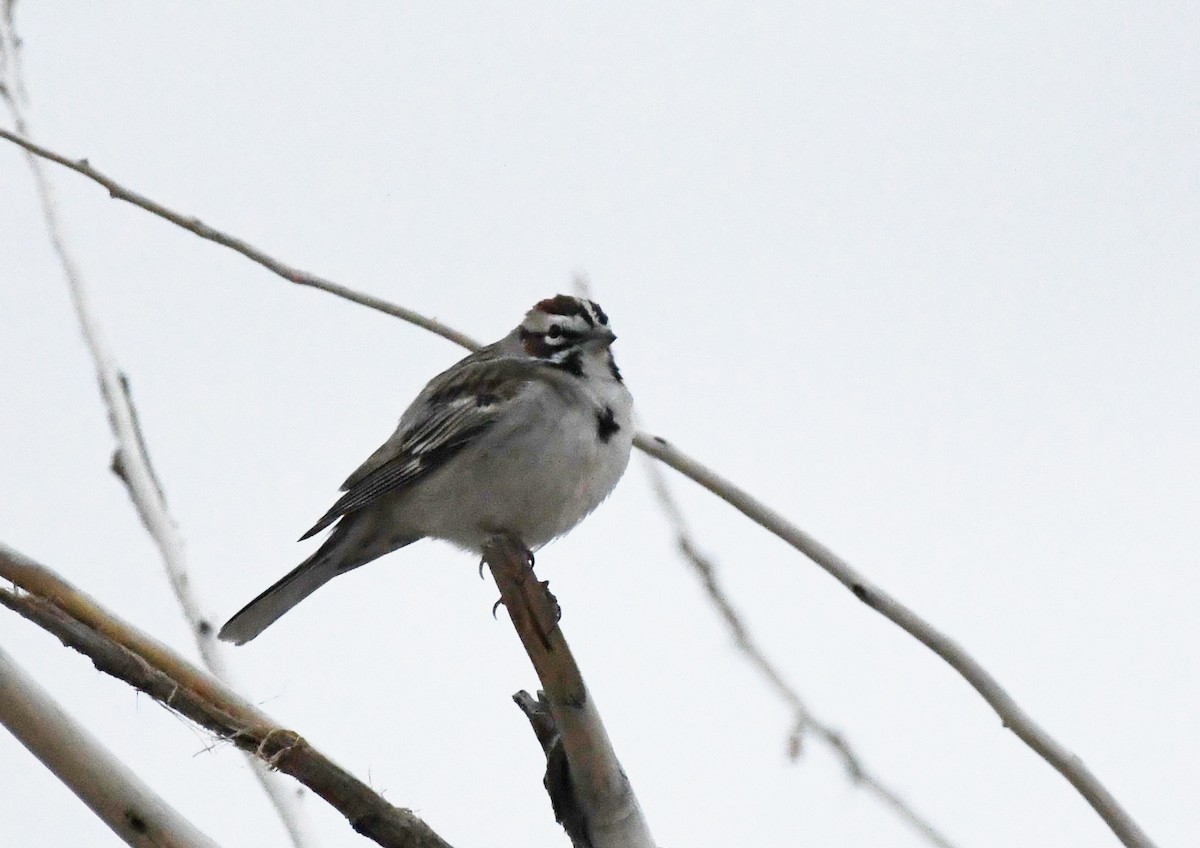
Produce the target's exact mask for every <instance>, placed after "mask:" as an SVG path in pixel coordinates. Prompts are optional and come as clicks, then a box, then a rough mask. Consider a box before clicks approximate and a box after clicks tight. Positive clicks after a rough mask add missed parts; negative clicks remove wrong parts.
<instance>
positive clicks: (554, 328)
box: [546, 324, 562, 339]
mask: <svg viewBox="0 0 1200 848" xmlns="http://www.w3.org/2000/svg"><path fill="white" fill-rule="evenodd" d="M561 335H562V326H561V325H559V324H551V325H550V329H549V330H547V331H546V336H547V337H549V338H552V339H557V338H558V337H559V336H561Z"/></svg>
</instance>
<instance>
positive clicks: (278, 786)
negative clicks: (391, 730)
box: [0, 3, 316, 848]
mask: <svg viewBox="0 0 1200 848" xmlns="http://www.w3.org/2000/svg"><path fill="white" fill-rule="evenodd" d="M6 12H7V14H6V15H5V16H4V19H3V20H2V21H0V53H3V56H2V57H0V61H2V62H3V63H4V64H3V65H2V67H0V70H3V73H4V77H3V79H4V81H5V82H6V83H7V88H6V92H7V93H6V94H5V95H4V99H5V100H6V101H7V103H8V106H9V110H10V111H11V112H12V115H13V119H14V121H15V123H16V125H17V127H18V128H19V129H20V130H21V132H22V133H23V134H25V135H28V134H29V124H28V118H27V116H26V108H27V105H28V97H27V94H26V89H25V80H24V75H23V74H22V73H21V66H20V62H19V55H18V45H17V34H16V28H15V26H14V24H13V20H12V4H11V3H10V4H9V5H8V7H7V10H6ZM26 158H27V160H28V163H29V167H30V170H31V171H32V172H33V178H34V182H35V184H36V186H37V190H38V195H39V197H40V199H41V203H42V213H43V216H44V218H45V221H46V229H47V231H48V233H49V235H50V242H51V244H52V246H53V248H54V252H55V254H56V255H57V256H58V259H59V264H60V265H61V266H62V270H63V275H64V276H65V277H66V280H67V286H68V289H69V291H70V293H71V301H72V303H73V304H74V306H75V313H76V316H77V317H78V319H79V326H80V330H81V331H82V333H83V338H84V341H85V342H86V343H87V347H88V351H89V352H90V353H91V355H92V361H93V363H94V364H95V367H96V379H97V381H98V382H99V384H100V394H101V396H102V398H103V400H104V405H105V407H106V409H107V411H108V422H109V427H110V428H111V429H112V432H113V436H114V438H115V439H116V443H117V448H116V451H115V453H114V454H113V461H112V470H113V472H114V473H116V475H117V476H118V477H119V478H120V479H121V481H122V482H123V483H124V484H125V488H126V490H127V491H128V492H129V497H130V499H131V500H132V501H133V505H134V508H135V509H136V510H137V513H138V517H140V518H141V520H142V524H143V525H144V526H145V528H146V531H147V532H148V533H149V534H150V537H151V538H152V539H153V540H154V544H155V545H156V546H157V547H158V550H159V554H160V555H161V556H162V562H163V566H164V568H165V569H166V571H167V577H168V579H169V580H170V583H171V589H172V590H173V591H174V593H175V598H176V600H178V601H179V606H180V608H181V610H182V612H183V615H184V618H185V619H187V622H188V630H189V631H190V632H191V634H192V637H193V638H194V639H195V641H196V647H197V648H198V649H199V651H200V657H201V659H202V660H203V661H204V664H205V666H206V667H207V668H208V670H209V671H211V672H212V673H213V674H215V675H216V676H217V677H219V678H220V679H221V680H223V681H225V682H226V683H228V684H229V685H230V686H232V685H234V684H233V675H232V673H231V671H230V670H229V667H228V665H227V664H226V662H225V659H224V656H223V653H222V649H221V648H220V647H219V645H218V643H217V640H216V634H215V631H214V628H213V626H212V624H211V623H210V621H209V616H208V615H207V614H206V613H204V612H203V611H202V605H201V603H200V600H199V598H198V597H197V596H196V593H195V591H194V590H193V588H192V584H191V580H190V578H189V576H188V567H187V560H186V556H185V554H184V544H183V536H182V534H181V533H180V532H179V527H178V525H177V524H176V523H175V519H174V518H173V517H172V516H171V514H170V512H169V511H168V509H167V503H166V498H165V497H164V495H163V488H162V484H161V483H160V481H159V480H158V477H157V475H156V474H155V473H154V468H153V466H152V465H151V462H150V454H149V452H148V451H147V449H146V441H145V438H144V436H143V433H142V430H141V427H140V425H139V423H138V418H137V412H136V410H135V409H134V406H133V398H132V396H131V394H130V389H129V379H128V378H127V377H126V375H125V374H124V372H122V371H121V369H120V367H119V366H118V364H117V361H116V359H115V357H114V356H113V354H112V352H111V350H110V349H109V346H108V343H107V340H106V339H105V334H104V331H103V328H102V327H101V325H100V322H99V319H98V317H97V316H96V313H95V312H94V311H93V310H92V308H91V304H90V299H89V296H88V291H87V287H86V285H85V284H84V281H83V275H82V274H81V273H80V271H79V266H78V265H77V264H76V262H75V259H74V257H73V256H72V254H71V251H70V249H69V247H68V244H67V239H66V236H65V233H64V229H63V226H62V223H61V219H60V217H59V214H58V205H57V201H56V199H55V195H54V189H53V187H52V186H51V185H50V181H49V180H48V179H47V177H46V174H45V172H44V171H43V169H42V162H41V160H40V159H38V158H37V157H35V156H33V155H27V157H26ZM248 760H249V762H250V768H251V771H252V773H253V774H254V777H255V780H257V781H258V783H259V785H260V786H261V787H262V790H263V792H264V793H266V796H267V798H268V800H269V801H270V802H271V806H273V807H274V808H275V812H276V814H277V815H278V816H279V820H280V822H281V823H282V824H283V826H284V829H285V830H287V833H288V836H289V838H290V839H291V841H292V844H293V845H294V846H295V848H312V846H314V845H315V844H316V842H315V839H314V838H313V837H312V835H311V834H310V833H309V830H308V828H306V827H305V826H304V823H303V814H302V811H301V809H300V799H299V797H298V796H296V795H294V794H293V793H290V792H288V791H287V790H286V789H285V788H284V786H283V785H282V783H281V782H280V780H279V778H277V777H276V776H274V775H272V774H271V773H270V772H269V771H268V770H267V768H266V767H265V766H263V764H262V763H260V762H258V761H257V760H256V759H254V758H253V757H249V758H248Z"/></svg>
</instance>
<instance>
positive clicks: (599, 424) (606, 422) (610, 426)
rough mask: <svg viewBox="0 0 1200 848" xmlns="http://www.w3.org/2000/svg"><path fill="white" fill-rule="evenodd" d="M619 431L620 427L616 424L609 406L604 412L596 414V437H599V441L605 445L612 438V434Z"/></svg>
mask: <svg viewBox="0 0 1200 848" xmlns="http://www.w3.org/2000/svg"><path fill="white" fill-rule="evenodd" d="M620 429H621V425H620V424H618V423H617V419H616V416H615V415H613V411H612V407H611V406H606V407H604V412H602V413H601V412H597V413H596V435H597V436H599V437H600V441H602V442H605V443H607V442H608V440H609V439H611V438H612V437H613V434H614V433H616V432H617V431H618V430H620Z"/></svg>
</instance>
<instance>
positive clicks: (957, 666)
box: [0, 129, 1153, 848]
mask: <svg viewBox="0 0 1200 848" xmlns="http://www.w3.org/2000/svg"><path fill="white" fill-rule="evenodd" d="M0 138H4V139H7V140H8V141H11V142H13V143H14V144H17V145H19V146H21V147H24V148H25V149H26V150H28V151H29V152H31V153H33V154H35V155H38V156H42V157H43V158H46V159H50V160H51V161H54V162H58V163H59V164H61V165H64V166H66V167H68V168H71V169H72V170H74V171H78V172H79V173H81V174H83V175H84V176H86V177H89V178H90V179H92V180H95V181H96V182H99V183H100V184H101V185H104V186H105V187H106V188H108V189H109V192H110V194H112V196H113V197H118V198H120V199H123V200H129V201H130V202H136V203H137V205H138V206H140V207H141V208H143V209H146V210H147V211H149V212H152V213H154V214H156V215H158V216H160V217H162V218H165V219H167V220H168V221H171V222H173V223H175V224H177V225H179V226H181V227H183V228H184V229H187V230H190V231H192V232H194V233H196V234H197V235H200V236H201V237H203V238H207V239H209V240H211V241H216V242H217V243H218V244H225V245H226V246H229V247H232V248H233V249H235V250H238V251H239V252H240V253H243V254H244V255H246V256H248V257H250V258H251V259H253V260H254V261H256V262H258V263H259V264H261V265H264V266H265V267H267V268H270V269H271V270H273V271H275V272H276V273H278V274H280V276H282V277H284V278H285V279H288V280H291V281H293V282H297V283H301V284H306V285H314V286H315V287H317V288H320V289H322V290H324V291H328V292H330V293H332V294H336V295H338V296H340V297H344V298H346V299H348V300H352V301H354V302H355V303H361V304H363V305H365V306H370V307H371V308H373V309H378V310H379V311H382V312H386V313H387V314H389V315H394V316H396V317H398V318H401V319H403V320H406V321H409V322H410V323H413V324H415V325H417V326H420V327H425V328H426V329H429V330H430V331H431V332H434V333H437V334H438V335H440V336H442V337H443V338H446V339H450V340H451V341H454V342H456V343H458V344H460V345H462V346H463V347H467V348H469V349H472V350H474V349H477V343H476V342H474V341H473V340H471V339H470V338H469V337H467V336H464V335H463V334H461V333H459V332H457V331H455V330H451V329H450V328H449V327H446V326H445V325H443V324H441V323H440V322H437V321H434V320H433V319H431V318H426V317H425V316H422V315H418V314H417V313H414V312H412V310H409V309H405V308H404V307H400V306H397V305H395V304H392V303H388V302H387V301H383V300H381V299H379V298H374V297H371V296H369V295H364V294H360V293H358V292H355V291H352V290H350V289H347V288H345V287H344V286H340V285H338V284H335V283H331V282H328V281H325V280H319V278H313V279H315V280H319V281H320V285H318V284H317V283H316V282H312V281H309V280H306V279H297V278H296V277H301V276H304V275H301V274H300V272H297V271H295V270H294V269H291V268H290V267H289V266H286V265H284V264H283V263H281V262H279V261H278V260H275V259H273V258H271V257H269V256H267V255H266V254H264V253H262V252H261V251H259V250H257V249H256V248H252V247H250V246H249V245H246V244H245V243H244V242H241V241H240V240H237V239H234V238H233V237H232V236H228V235H225V234H223V233H219V232H218V231H216V230H213V229H212V228H209V227H207V226H205V225H202V224H200V223H199V222H198V221H196V220H195V219H194V218H191V219H189V218H185V217H184V216H182V215H180V214H179V213H177V212H172V211H170V210H169V209H166V208H165V207H162V206H160V205H159V204H157V203H154V202H152V201H149V200H146V199H145V198H143V197H141V195H137V194H134V193H133V192H130V191H129V190H127V189H125V188H123V187H121V186H119V185H118V184H117V183H115V182H113V181H112V180H110V179H109V178H108V177H105V176H103V175H101V174H98V172H96V171H95V170H94V169H92V168H91V166H90V165H88V164H87V160H79V161H72V160H70V159H67V158H66V157H64V156H61V155H59V154H57V153H54V152H53V151H51V150H48V149H46V148H43V147H41V146H39V145H36V144H34V143H33V142H31V141H29V140H28V139H25V138H22V137H21V136H20V135H18V134H15V133H12V132H8V131H7V130H3V129H0ZM134 198H137V200H138V201H140V202H137V201H135V200H134ZM190 222H195V223H194V225H192V224H191V223H190ZM633 443H634V446H635V447H637V448H639V449H640V450H642V451H645V452H646V453H648V454H650V455H651V456H653V457H654V458H656V459H658V460H661V461H662V462H665V463H666V464H667V465H669V466H671V467H672V468H674V469H675V470H676V471H678V472H679V473H681V474H683V475H684V476H685V477H690V478H691V479H692V480H694V481H695V482H697V483H699V484H700V485H701V486H703V487H704V488H706V489H708V490H709V491H710V492H712V493H713V494H715V495H716V496H717V497H719V498H721V499H722V500H724V501H726V502H727V503H729V504H730V505H732V506H733V507H734V508H735V509H737V510H738V511H739V512H741V513H742V514H743V515H745V516H746V517H747V518H749V519H750V520H751V521H754V522H755V523H756V524H758V525H760V526H762V527H764V528H765V529H767V530H769V531H770V532H771V533H774V534H775V535H776V536H778V537H779V538H781V539H783V540H784V541H785V542H787V543H788V544H789V545H791V546H792V547H794V548H796V550H798V551H800V552H801V553H802V554H804V555H805V556H807V557H808V558H809V559H811V560H813V562H815V563H816V564H817V565H819V566H821V567H822V568H823V569H825V570H826V571H827V572H829V573H830V574H831V575H832V576H833V577H834V578H836V579H837V580H838V581H840V582H841V583H842V584H844V585H845V586H846V587H847V588H848V589H850V590H851V591H852V592H854V594H855V597H857V598H858V599H859V600H861V601H863V602H864V603H865V604H867V606H869V607H870V608H871V609H873V610H875V611H876V612H878V613H880V614H881V615H883V616H884V617H885V618H887V619H889V620H890V621H892V622H893V623H895V624H897V625H898V626H899V627H901V628H902V629H903V630H905V631H906V632H908V633H909V634H910V635H912V636H914V637H915V638H916V639H917V640H918V641H920V642H921V643H922V644H924V645H925V646H926V647H928V648H929V649H930V650H932V651H933V652H934V653H936V654H937V655H938V656H940V657H941V658H942V659H943V660H945V661H946V662H947V663H948V664H949V665H950V666H951V667H952V668H953V669H954V670H955V671H957V672H958V673H959V674H960V675H962V677H963V678H964V679H966V681H967V682H968V683H970V684H971V686H973V687H974V688H975V689H976V690H977V691H978V692H979V693H980V694H981V695H982V696H983V698H984V700H985V701H987V703H988V704H989V705H990V706H991V707H992V708H993V709H994V710H995V711H996V713H997V714H998V715H999V716H1000V718H1001V719H1002V720H1003V722H1004V725H1005V726H1006V727H1008V728H1010V729H1011V730H1012V731H1013V732H1014V733H1016V735H1017V737H1018V738H1020V739H1021V740H1022V741H1023V742H1025V744H1026V745H1028V746H1029V747H1030V748H1031V749H1033V751H1034V752H1036V753H1037V754H1038V755H1040V756H1041V757H1042V758H1043V759H1045V760H1046V762H1048V763H1049V764H1050V765H1051V766H1052V767H1053V768H1055V769H1056V770H1057V771H1058V772H1059V773H1060V774H1062V775H1063V776H1064V777H1065V778H1066V779H1067V780H1068V781H1069V782H1070V783H1071V785H1072V786H1074V787H1075V788H1076V790H1078V792H1079V793H1080V794H1081V795H1082V796H1083V797H1084V798H1085V799H1086V800H1087V802H1088V803H1089V804H1091V806H1092V808H1093V809H1094V810H1095V811H1096V812H1097V813H1098V814H1099V815H1100V817H1101V818H1102V819H1103V820H1104V821H1105V823H1107V824H1108V826H1109V827H1110V828H1112V830H1113V832H1114V833H1115V834H1116V835H1117V837H1118V838H1119V839H1120V840H1121V841H1122V842H1123V843H1124V844H1125V845H1127V846H1129V847H1130V848H1152V845H1153V843H1151V842H1150V840H1149V839H1148V837H1147V836H1146V835H1145V834H1144V833H1143V832H1142V830H1141V828H1140V827H1139V826H1138V825H1137V823H1136V822H1134V821H1133V819H1132V818H1131V817H1130V816H1129V814H1128V813H1127V812H1126V811H1125V810H1124V809H1123V808H1122V807H1121V805H1120V804H1119V803H1118V802H1117V800H1116V799H1115V798H1114V797H1113V795H1112V793H1110V792H1109V791H1108V790H1107V789H1106V788H1105V787H1104V786H1103V784H1101V783H1100V781H1099V780H1098V779H1097V778H1096V776H1095V775H1094V774H1092V772H1091V771H1090V770H1089V769H1088V768H1087V767H1086V766H1085V765H1084V764H1083V762H1082V761H1081V760H1080V759H1079V758H1078V757H1077V756H1075V755H1074V754H1072V753H1071V752H1070V751H1068V750H1067V749H1066V748H1064V747H1063V746H1062V745H1061V744H1060V743H1059V742H1057V741H1056V740H1055V739H1054V738H1053V737H1051V736H1050V735H1049V734H1048V733H1046V731H1045V730H1043V729H1042V728H1041V727H1039V726H1038V725H1037V724H1036V723H1035V722H1034V721H1033V719H1032V718H1031V717H1030V716H1029V715H1028V714H1027V713H1026V712H1025V711H1024V710H1022V709H1021V708H1020V707H1019V706H1018V705H1017V704H1016V702H1014V701H1013V700H1012V698H1011V696H1009V695H1008V693H1007V692H1005V691H1004V689H1003V688H1002V687H1001V686H1000V684H999V683H998V682H997V681H996V680H995V678H993V677H992V676H991V675H990V674H988V673H987V671H985V670H984V669H983V667H982V666H981V665H980V664H979V663H978V662H977V661H976V660H975V659H974V658H973V657H971V656H970V655H969V654H967V653H966V652H965V651H964V650H963V649H962V648H961V647H960V646H958V645H957V644H955V643H954V642H953V641H952V640H951V639H950V638H949V637H947V636H946V635H945V634H943V633H941V632H940V631H938V630H937V629H936V628H935V627H933V625H931V624H929V623H928V622H926V621H925V620H924V619H922V618H921V617H920V616H918V615H917V614H916V613H914V612H913V611H912V610H910V609H908V608H907V607H905V606H904V605H902V604H900V602H899V601H897V600H895V599H894V598H892V597H891V596H890V595H888V594H887V593H885V592H884V591H883V590H882V589H880V588H879V587H877V586H875V585H874V584H873V583H871V582H870V581H868V580H866V579H865V578H864V577H862V575H860V574H859V573H858V572H857V571H856V570H855V569H854V568H852V567H851V566H850V565H849V563H847V562H846V561H845V560H843V559H842V558H841V557H839V556H837V555H836V554H834V553H833V552H832V551H830V550H829V549H828V548H826V547H825V546H824V545H822V544H821V543H820V542H818V541H817V540H816V539H814V538H813V537H811V536H809V535H808V534H807V533H805V532H803V531H802V530H800V529H799V528H798V527H796V526H795V525H794V524H792V523H791V522H789V521H788V520H787V519H785V518H783V516H781V515H779V513H777V512H775V511H774V510H772V509H771V508H770V507H768V506H767V505H766V504H763V503H762V502H760V501H758V500H757V499H755V498H753V497H752V496H751V495H749V494H748V493H747V492H745V491H743V490H742V489H740V488H738V487H737V486H735V485H734V484H733V483H732V482H730V481H729V480H727V479H725V478H724V477H721V476H720V475H719V474H717V473H716V472H714V471H712V470H711V469H709V468H708V467H706V466H705V465H703V464H701V463H700V462H697V461H696V460H694V459H692V458H691V457H689V456H687V455H686V454H684V453H682V452H681V451H679V450H677V449H675V448H674V447H672V446H671V445H669V444H668V443H667V442H666V440H664V439H662V438H661V437H658V436H652V435H650V434H648V433H644V432H640V433H638V434H637V435H636V436H635V437H634V442H633Z"/></svg>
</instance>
